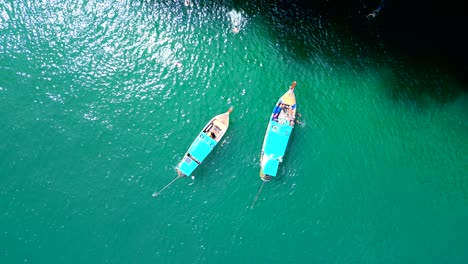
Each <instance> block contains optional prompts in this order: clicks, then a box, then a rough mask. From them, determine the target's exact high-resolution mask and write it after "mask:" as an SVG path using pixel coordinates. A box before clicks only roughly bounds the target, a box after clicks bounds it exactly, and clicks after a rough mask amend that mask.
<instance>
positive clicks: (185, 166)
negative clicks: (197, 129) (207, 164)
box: [179, 132, 217, 176]
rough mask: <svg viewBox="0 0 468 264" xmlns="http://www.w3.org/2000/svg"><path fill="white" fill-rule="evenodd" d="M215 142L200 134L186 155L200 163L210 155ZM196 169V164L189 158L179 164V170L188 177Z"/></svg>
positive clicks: (202, 133) (204, 134) (203, 133)
mask: <svg viewBox="0 0 468 264" xmlns="http://www.w3.org/2000/svg"><path fill="white" fill-rule="evenodd" d="M216 144H217V142H216V141H215V140H214V139H212V138H211V137H210V136H208V135H207V134H206V133H205V132H201V133H200V134H199V135H198V136H197V138H196V139H195V140H194V141H193V143H192V145H191V146H190V148H189V150H188V151H187V153H189V154H190V155H191V156H192V157H194V158H195V159H196V160H197V161H199V162H200V163H201V162H203V160H204V159H205V158H206V156H208V154H210V152H211V151H212V150H213V148H214V147H215V146H216ZM197 167H198V163H197V162H195V161H194V160H192V159H191V158H189V157H185V158H184V160H182V162H181V163H180V164H179V170H180V171H181V172H183V173H184V174H185V175H187V176H190V174H192V172H193V171H194V170H195V169H196V168H197Z"/></svg>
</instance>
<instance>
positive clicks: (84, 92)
mask: <svg viewBox="0 0 468 264" xmlns="http://www.w3.org/2000/svg"><path fill="white" fill-rule="evenodd" d="M264 5H266V4H264ZM269 5H271V6H269V7H268V8H271V10H273V11H272V13H271V14H273V16H266V15H262V12H261V10H263V8H264V6H260V5H259V6H255V5H251V6H250V10H249V12H241V10H240V9H237V11H238V12H240V15H241V19H240V24H241V31H240V32H239V33H238V34H233V33H232V32H231V27H232V25H231V23H232V21H231V17H230V16H229V15H228V14H229V12H230V11H232V10H233V9H234V7H233V5H232V4H231V3H230V2H224V4H219V3H210V2H197V1H194V5H193V6H192V7H190V8H187V7H186V6H184V4H183V2H182V1H165V2H164V3H163V1H65V0H63V1H13V0H0V118H1V119H0V120H1V123H2V125H1V128H0V137H1V139H2V143H1V144H0V208H1V212H0V226H1V229H0V263H239V262H244V263H468V250H467V245H468V225H467V223H468V173H467V171H468V147H467V146H468V137H467V135H468V133H467V132H468V117H467V112H468V111H467V110H468V97H467V96H466V94H460V93H459V94H457V95H452V94H447V93H446V92H444V91H452V90H453V91H455V90H457V89H458V87H457V83H456V82H455V81H454V80H452V79H451V78H450V75H448V74H446V72H445V70H444V69H443V68H438V67H437V66H430V67H424V68H423V70H418V69H419V68H418V67H420V65H413V64H411V63H409V62H408V60H406V59H405V58H404V57H399V56H396V55H392V53H391V52H390V51H389V50H388V49H387V48H386V46H385V45H384V44H383V43H382V42H380V41H378V38H377V40H376V42H375V43H361V42H359V41H358V40H355V39H354V38H353V37H352V35H351V34H349V33H347V32H346V31H343V30H338V29H337V28H336V27H335V26H334V25H333V24H332V23H328V22H327V21H326V20H324V19H323V18H321V17H320V16H317V17H315V18H314V17H312V18H310V17H309V18H307V19H306V18H305V17H304V16H305V13H304V12H303V11H302V10H294V8H292V10H293V12H295V14H296V16H295V23H297V24H300V27H293V28H292V29H291V28H288V27H286V26H285V25H284V24H283V22H284V21H285V20H287V16H286V18H285V14H283V13H282V12H281V11H280V10H279V9H278V8H276V7H275V5H274V4H269ZM231 14H232V13H231ZM237 15H239V13H237ZM235 17H236V14H234V18H235ZM278 32H283V35H282V34H281V33H278ZM377 33H378V32H377ZM377 35H378V34H377ZM176 62H180V63H181V65H182V66H181V67H177V66H176V65H175V63H176ZM293 80H296V81H297V82H298V85H297V88H296V96H297V100H298V111H299V113H300V114H301V117H300V119H301V121H302V123H301V124H300V125H299V126H297V127H296V128H295V130H294V131H293V135H292V139H291V142H290V145H289V149H288V153H287V155H286V157H285V159H284V162H283V163H282V165H281V167H280V171H279V177H278V178H277V179H275V180H274V181H272V182H270V183H267V184H266V185H265V187H264V188H263V192H262V193H261V195H260V198H259V200H258V202H257V204H256V206H255V208H254V209H251V208H250V204H251V203H252V201H253V199H254V196H255V194H256V192H257V190H258V188H259V187H260V184H261V180H260V179H259V177H258V173H259V156H260V150H261V145H262V141H263V136H264V132H265V129H266V125H267V123H268V117H269V115H270V112H271V110H272V108H273V104H274V103H275V102H276V100H277V99H278V97H279V96H280V95H281V94H283V93H284V92H285V90H286V89H287V87H288V85H289V84H290V83H291V82H292V81H293ZM420 87H423V88H426V87H429V88H430V89H428V90H429V91H431V92H430V93H426V92H424V91H426V90H421V89H420ZM231 105H232V106H234V112H233V113H232V115H231V125H230V128H229V131H228V133H227V134H226V137H225V138H224V140H223V141H222V143H221V144H220V145H219V146H217V148H216V149H215V151H214V152H213V153H212V154H211V156H209V157H208V158H207V160H206V161H205V163H204V164H203V165H202V166H201V167H200V168H198V169H197V170H196V171H195V173H194V174H195V176H196V179H195V180H194V181H193V180H191V179H189V178H183V179H180V180H178V181H176V182H175V183H174V184H173V185H172V186H170V187H169V188H168V189H166V190H165V191H164V192H163V194H162V195H161V196H159V197H157V198H156V199H155V198H152V197H151V194H152V193H153V192H154V191H157V190H158V189H160V188H162V187H163V186H164V185H165V184H166V183H168V182H169V181H171V180H172V179H173V178H174V177H175V176H176V173H175V166H176V165H177V163H178V162H179V161H180V159H181V158H182V156H183V154H184V153H185V151H186V150H187V148H188V147H189V145H190V143H191V142H192V140H193V137H194V136H195V134H196V133H198V132H199V130H200V129H201V128H202V127H203V126H204V125H205V123H206V122H207V121H208V120H209V119H210V118H211V117H212V116H214V115H216V114H219V113H222V112H225V111H226V110H227V109H228V107H229V106H231Z"/></svg>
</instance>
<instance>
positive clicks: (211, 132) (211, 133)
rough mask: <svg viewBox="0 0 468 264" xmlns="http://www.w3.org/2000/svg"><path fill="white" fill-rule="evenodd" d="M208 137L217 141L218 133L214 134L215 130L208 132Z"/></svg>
mask: <svg viewBox="0 0 468 264" xmlns="http://www.w3.org/2000/svg"><path fill="white" fill-rule="evenodd" d="M208 136H210V137H211V138H212V139H216V133H215V132H214V129H212V130H210V131H208Z"/></svg>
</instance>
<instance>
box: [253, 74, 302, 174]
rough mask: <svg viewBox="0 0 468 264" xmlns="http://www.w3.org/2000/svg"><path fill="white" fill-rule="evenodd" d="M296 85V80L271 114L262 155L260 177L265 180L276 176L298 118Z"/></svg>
mask: <svg viewBox="0 0 468 264" xmlns="http://www.w3.org/2000/svg"><path fill="white" fill-rule="evenodd" d="M295 86H296V82H293V83H292V85H291V87H290V88H289V90H288V91H287V92H286V93H285V94H283V96H281V97H280V99H279V100H278V102H277V103H276V105H275V107H274V108H273V112H272V114H271V116H270V120H269V122H268V127H267V130H266V133H265V138H264V139H263V146H262V153H261V157H260V167H261V169H260V178H261V179H262V180H263V181H269V180H271V179H272V177H276V175H277V172H278V167H279V164H280V163H281V162H282V161H283V157H284V154H285V152H286V149H287V146H288V142H289V138H290V136H291V132H292V130H293V128H294V123H295V118H296V97H295V95H294V88H295Z"/></svg>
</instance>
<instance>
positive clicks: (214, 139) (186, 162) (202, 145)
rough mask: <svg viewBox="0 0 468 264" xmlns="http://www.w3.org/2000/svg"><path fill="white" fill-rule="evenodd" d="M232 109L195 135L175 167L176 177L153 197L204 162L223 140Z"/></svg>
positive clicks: (213, 119) (154, 194) (211, 121)
mask: <svg viewBox="0 0 468 264" xmlns="http://www.w3.org/2000/svg"><path fill="white" fill-rule="evenodd" d="M232 109H233V108H232V107H230V108H229V110H228V111H227V112H226V113H223V114H219V115H217V116H215V117H213V118H212V119H211V120H210V121H209V122H208V123H207V124H206V125H205V127H204V128H203V129H202V131H201V132H200V133H199V134H198V135H197V137H196V138H195V140H194V141H193V142H192V145H190V147H189V149H188V150H187V152H186V153H185V155H184V158H183V159H182V161H181V162H180V163H179V164H178V165H177V168H176V171H177V174H178V176H177V177H176V178H174V179H173V180H172V181H171V182H170V183H169V184H167V185H166V186H164V188H162V189H161V190H160V191H159V192H155V193H153V197H156V196H158V195H159V194H160V193H161V192H162V191H163V190H164V189H166V188H167V187H168V186H169V185H171V184H172V183H173V182H174V181H175V180H177V179H179V178H182V177H186V176H190V175H192V173H193V171H194V170H195V169H196V168H197V167H198V166H199V165H200V164H201V163H202V162H203V161H204V160H205V158H206V157H207V156H208V154H210V153H211V151H213V149H214V148H215V147H216V145H217V144H218V143H219V141H220V140H221V139H222V138H223V136H224V134H225V133H226V131H227V129H228V127H229V114H230V113H231V112H232Z"/></svg>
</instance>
